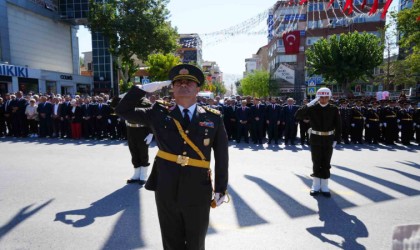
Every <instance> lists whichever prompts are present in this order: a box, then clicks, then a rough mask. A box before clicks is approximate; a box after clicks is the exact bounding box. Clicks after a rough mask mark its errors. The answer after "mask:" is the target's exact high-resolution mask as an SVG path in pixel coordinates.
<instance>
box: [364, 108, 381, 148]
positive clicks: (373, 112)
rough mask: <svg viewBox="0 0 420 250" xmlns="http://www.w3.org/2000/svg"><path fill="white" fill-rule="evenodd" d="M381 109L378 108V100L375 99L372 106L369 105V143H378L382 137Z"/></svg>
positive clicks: (367, 116)
mask: <svg viewBox="0 0 420 250" xmlns="http://www.w3.org/2000/svg"><path fill="white" fill-rule="evenodd" d="M379 114H380V109H379V108H378V102H377V101H373V102H372V107H369V108H368V109H367V111H366V113H365V116H366V130H365V131H366V132H365V141H366V142H367V143H369V144H370V143H373V144H378V142H379V137H380V133H381V130H380V118H379Z"/></svg>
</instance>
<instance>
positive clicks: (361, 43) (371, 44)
mask: <svg viewBox="0 0 420 250" xmlns="http://www.w3.org/2000/svg"><path fill="white" fill-rule="evenodd" d="M383 50H384V46H383V45H381V39H379V38H378V37H376V36H375V35H372V34H368V33H366V32H363V33H358V32H357V31H355V32H353V33H348V34H341V35H340V36H336V35H333V36H331V37H330V38H329V39H325V38H323V39H320V40H318V41H317V42H316V43H315V44H314V46H313V47H312V48H310V49H308V50H307V51H306V58H307V66H308V70H309V74H310V75H322V76H323V77H324V78H325V79H326V80H327V81H333V80H336V81H337V82H338V83H339V84H341V87H342V89H343V90H344V92H345V93H346V95H349V94H350V93H351V90H350V86H351V85H350V84H351V83H352V82H353V81H356V80H360V79H364V78H365V77H371V78H372V77H373V69H374V68H375V67H377V66H379V65H380V64H381V63H382V60H383Z"/></svg>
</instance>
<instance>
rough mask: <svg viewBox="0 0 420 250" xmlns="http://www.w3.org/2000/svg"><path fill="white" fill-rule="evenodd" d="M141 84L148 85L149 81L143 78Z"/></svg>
mask: <svg viewBox="0 0 420 250" xmlns="http://www.w3.org/2000/svg"><path fill="white" fill-rule="evenodd" d="M141 83H142V84H148V83H150V80H149V78H143V79H141Z"/></svg>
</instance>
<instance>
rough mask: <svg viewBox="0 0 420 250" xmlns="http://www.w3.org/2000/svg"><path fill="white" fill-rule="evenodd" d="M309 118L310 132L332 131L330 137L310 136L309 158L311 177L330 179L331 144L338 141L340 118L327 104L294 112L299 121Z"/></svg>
mask: <svg viewBox="0 0 420 250" xmlns="http://www.w3.org/2000/svg"><path fill="white" fill-rule="evenodd" d="M304 117H309V120H310V123H311V127H312V130H315V131H317V132H330V131H334V134H332V135H317V134H311V138H310V144H311V156H312V162H313V167H312V169H313V173H312V174H311V176H313V177H318V178H322V179H328V178H330V169H331V164H330V162H331V156H332V153H333V147H332V145H333V142H334V141H337V142H339V141H340V137H341V118H340V114H339V111H338V108H337V107H335V106H333V105H331V104H328V105H327V106H325V107H322V106H321V105H320V104H319V103H317V104H315V105H314V106H311V107H307V106H306V105H305V106H303V107H301V108H300V109H299V110H298V111H297V112H296V119H298V120H300V119H303V118H304Z"/></svg>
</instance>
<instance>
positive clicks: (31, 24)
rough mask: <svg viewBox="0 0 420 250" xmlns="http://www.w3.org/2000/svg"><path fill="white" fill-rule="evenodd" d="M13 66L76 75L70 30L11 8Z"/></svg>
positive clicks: (68, 27) (47, 19)
mask: <svg viewBox="0 0 420 250" xmlns="http://www.w3.org/2000/svg"><path fill="white" fill-rule="evenodd" d="M7 7H8V11H7V18H8V22H9V37H10V54H11V62H10V63H11V64H14V65H22V66H23V65H28V67H30V68H35V69H44V70H51V71H58V72H63V73H70V74H71V73H73V64H72V58H73V56H72V46H71V38H72V37H71V26H70V25H67V24H63V23H60V22H55V21H53V20H51V19H49V18H46V17H43V16H40V15H37V14H34V13H32V12H29V11H26V10H24V9H22V8H20V7H17V6H15V5H12V4H8V6H7Z"/></svg>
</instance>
